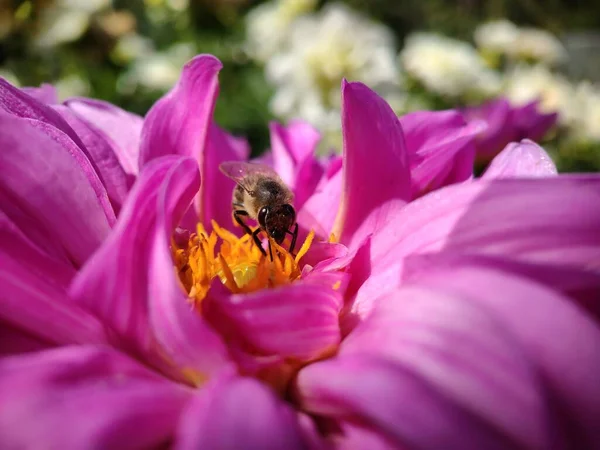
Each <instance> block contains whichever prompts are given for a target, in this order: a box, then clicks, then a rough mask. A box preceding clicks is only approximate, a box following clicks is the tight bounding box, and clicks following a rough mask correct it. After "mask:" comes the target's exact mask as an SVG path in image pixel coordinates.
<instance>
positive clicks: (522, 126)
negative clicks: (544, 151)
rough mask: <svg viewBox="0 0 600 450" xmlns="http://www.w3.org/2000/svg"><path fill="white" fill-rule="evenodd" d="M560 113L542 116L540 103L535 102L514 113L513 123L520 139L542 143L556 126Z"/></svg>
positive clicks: (515, 110) (516, 109)
mask: <svg viewBox="0 0 600 450" xmlns="http://www.w3.org/2000/svg"><path fill="white" fill-rule="evenodd" d="M557 120H558V113H557V112H554V113H549V114H542V113H541V112H540V107H539V102H538V101H533V102H531V103H528V104H526V105H524V106H521V107H520V108H515V109H514V111H513V121H514V123H515V127H516V129H517V132H518V137H517V139H518V138H520V139H530V140H532V141H535V142H537V141H540V140H542V139H543V138H544V136H545V135H546V133H548V131H549V130H550V129H551V128H552V127H553V126H554V125H555V124H556V122H557Z"/></svg>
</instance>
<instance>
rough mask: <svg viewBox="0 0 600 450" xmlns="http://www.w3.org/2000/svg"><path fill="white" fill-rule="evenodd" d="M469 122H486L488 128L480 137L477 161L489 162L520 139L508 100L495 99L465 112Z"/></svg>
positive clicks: (477, 143) (477, 144)
mask: <svg viewBox="0 0 600 450" xmlns="http://www.w3.org/2000/svg"><path fill="white" fill-rule="evenodd" d="M464 115H465V117H466V118H467V120H468V121H469V122H471V121H480V120H484V121H485V123H486V125H487V128H486V129H485V130H483V132H482V133H481V134H480V135H479V137H478V139H477V142H476V146H477V160H478V161H481V162H488V161H489V160H491V159H492V158H493V157H494V156H495V155H496V154H497V153H498V152H500V150H502V149H503V148H504V147H505V146H506V145H507V144H508V143H509V142H511V141H513V140H515V139H518V136H517V130H516V127H515V124H514V121H513V120H512V119H513V111H512V109H511V107H510V103H508V100H506V99H504V98H499V99H494V100H491V101H489V102H486V103H484V104H483V105H481V106H477V107H474V108H469V109H467V110H466V111H464Z"/></svg>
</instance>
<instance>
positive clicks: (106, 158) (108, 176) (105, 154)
mask: <svg viewBox="0 0 600 450" xmlns="http://www.w3.org/2000/svg"><path fill="white" fill-rule="evenodd" d="M54 109H55V110H56V111H58V112H59V113H60V115H61V116H62V117H63V119H65V120H66V121H67V123H68V124H69V125H70V126H71V128H73V130H75V132H76V133H77V135H78V136H79V138H80V139H81V140H82V142H83V144H84V146H85V149H84V151H85V153H86V156H87V157H88V159H89V160H90V161H91V162H92V163H94V166H95V168H96V171H97V173H98V176H99V177H100V179H101V181H102V184H103V185H104V186H105V187H106V192H107V194H108V197H109V198H110V202H111V204H112V206H113V209H114V210H115V212H116V213H117V214H118V212H119V211H120V209H121V206H122V204H123V201H124V200H125V197H126V196H127V192H128V191H129V188H130V187H131V185H132V184H133V182H134V181H135V176H133V175H130V174H128V173H127V172H126V171H125V169H124V168H123V166H122V165H121V162H120V161H119V158H118V155H117V153H115V151H114V148H113V146H111V145H110V143H109V142H108V141H107V137H106V136H105V135H104V134H103V133H102V132H101V131H100V130H99V129H97V128H96V127H94V126H93V125H91V124H89V123H87V122H85V121H84V120H82V119H80V118H79V117H78V116H77V115H76V114H74V113H73V112H72V111H71V110H70V109H69V108H67V107H66V106H63V105H57V106H55V107H54Z"/></svg>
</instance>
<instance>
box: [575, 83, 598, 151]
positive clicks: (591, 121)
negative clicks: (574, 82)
mask: <svg viewBox="0 0 600 450" xmlns="http://www.w3.org/2000/svg"><path fill="white" fill-rule="evenodd" d="M575 99H576V102H577V105H579V114H578V115H577V120H576V121H575V123H574V125H573V133H574V134H575V135H576V136H578V137H580V138H582V139H584V140H588V141H596V142H600V86H598V85H593V84H592V83H590V82H588V81H584V82H582V83H580V84H579V85H578V86H577V88H576V89H575Z"/></svg>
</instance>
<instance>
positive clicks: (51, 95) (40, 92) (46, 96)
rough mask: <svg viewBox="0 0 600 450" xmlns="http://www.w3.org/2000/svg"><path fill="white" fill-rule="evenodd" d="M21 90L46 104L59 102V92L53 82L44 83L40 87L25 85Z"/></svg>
mask: <svg viewBox="0 0 600 450" xmlns="http://www.w3.org/2000/svg"><path fill="white" fill-rule="evenodd" d="M21 90H22V91H23V92H25V93H26V94H27V95H29V96H30V97H33V98H35V99H36V100H37V101H39V102H41V103H45V104H46V105H55V104H56V103H58V93H57V92H56V88H55V87H54V86H52V85H51V84H47V83H43V84H42V85H40V87H24V88H22V89H21Z"/></svg>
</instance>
